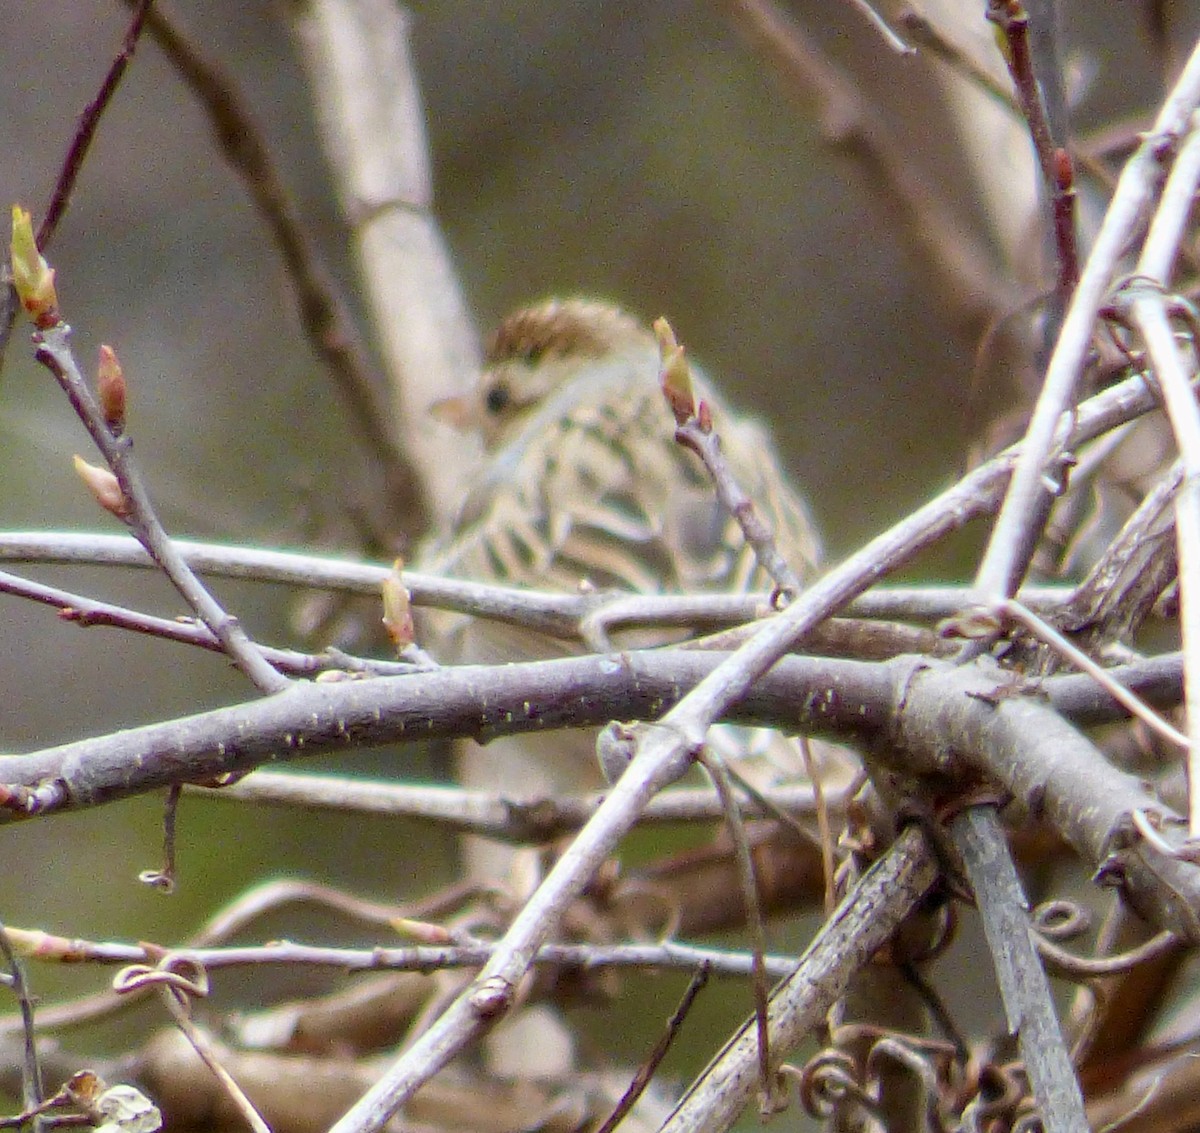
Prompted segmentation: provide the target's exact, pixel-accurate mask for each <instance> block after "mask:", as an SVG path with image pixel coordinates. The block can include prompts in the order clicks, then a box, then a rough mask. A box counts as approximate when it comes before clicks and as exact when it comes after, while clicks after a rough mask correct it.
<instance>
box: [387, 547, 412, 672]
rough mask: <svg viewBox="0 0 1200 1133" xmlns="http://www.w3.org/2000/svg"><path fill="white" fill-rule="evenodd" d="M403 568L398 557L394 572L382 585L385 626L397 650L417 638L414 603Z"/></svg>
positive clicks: (404, 647)
mask: <svg viewBox="0 0 1200 1133" xmlns="http://www.w3.org/2000/svg"><path fill="white" fill-rule="evenodd" d="M403 569H404V562H403V560H402V559H397V560H396V562H395V564H394V565H393V566H392V573H391V574H389V575H388V576H387V578H385V579H384V580H383V583H382V584H381V586H380V589H381V590H382V591H383V628H384V629H385V630H387V635H388V637H389V638H390V639H391V642H392V644H393V645H394V646H395V647H396V649H397V650H402V649H406V648H407V647H408V646H410V645H411V644H412V643H413V641H414V640H416V631H415V629H414V627H413V615H412V603H411V601H410V599H409V593H408V587H407V586H405V585H404V580H403V579H402V577H401V571H402V570H403Z"/></svg>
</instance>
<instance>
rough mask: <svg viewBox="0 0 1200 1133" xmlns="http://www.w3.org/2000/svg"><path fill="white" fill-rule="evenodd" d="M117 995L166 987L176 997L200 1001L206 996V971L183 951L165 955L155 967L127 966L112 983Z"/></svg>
mask: <svg viewBox="0 0 1200 1133" xmlns="http://www.w3.org/2000/svg"><path fill="white" fill-rule="evenodd" d="M112 987H113V991H115V992H116V993H117V994H118V995H128V994H129V993H130V992H134V991H142V990H144V989H147V988H169V989H170V990H171V991H175V992H178V993H179V994H180V995H188V996H194V997H195V998H198V999H204V998H206V997H207V995H208V972H206V971H205V970H204V966H203V965H202V964H201V963H200V961H199V960H197V959H196V958H195V957H194V956H189V955H188V954H187V953H186V952H168V953H167V954H166V955H165V956H163V957H162V959H160V960H159V961H158V963H156V964H130V965H129V966H128V967H125V968H122V969H121V970H120V971H119V972H118V973H117V974H116V976H115V977H113V982H112Z"/></svg>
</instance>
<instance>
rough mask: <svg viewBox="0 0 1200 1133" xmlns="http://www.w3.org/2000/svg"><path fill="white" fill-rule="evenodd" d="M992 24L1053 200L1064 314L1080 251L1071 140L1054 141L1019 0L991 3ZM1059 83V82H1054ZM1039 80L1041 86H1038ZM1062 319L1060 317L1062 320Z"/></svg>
mask: <svg viewBox="0 0 1200 1133" xmlns="http://www.w3.org/2000/svg"><path fill="white" fill-rule="evenodd" d="M987 16H988V19H989V20H991V21H992V22H993V23H994V24H995V25H996V26H997V27H998V28H999V29H1000V30H1001V32H1003V34H1004V38H1005V42H1006V44H1007V45H1008V51H1007V53H1006V62H1007V63H1008V70H1009V73H1010V74H1011V75H1012V80H1013V85H1014V86H1015V87H1016V90H1017V101H1018V103H1019V104H1020V107H1021V113H1022V114H1023V115H1024V116H1025V121H1026V122H1027V123H1028V125H1029V134H1030V137H1031V138H1032V139H1033V148H1034V152H1035V153H1036V155H1037V160H1038V165H1039V167H1040V168H1041V171H1042V181H1043V183H1044V184H1045V187H1046V193H1047V195H1048V196H1049V198H1050V201H1051V214H1052V217H1053V225H1052V227H1053V235H1054V247H1055V251H1056V253H1057V259H1058V285H1057V288H1056V295H1057V298H1058V300H1059V306H1058V310H1059V311H1060V312H1061V311H1065V310H1066V306H1067V303H1069V302H1070V299H1071V294H1072V293H1073V292H1074V290H1075V285H1076V283H1078V282H1079V247H1078V243H1077V240H1076V233H1075V174H1074V168H1073V165H1072V162H1071V155H1070V154H1069V152H1068V151H1067V149H1066V146H1067V143H1068V141H1069V139H1067V138H1055V137H1054V136H1053V133H1052V131H1051V125H1050V116H1049V114H1048V112H1047V107H1046V103H1045V101H1044V100H1043V98H1042V90H1043V89H1045V86H1046V84H1047V83H1049V82H1050V80H1051V78H1052V76H1049V75H1046V76H1040V75H1038V74H1037V73H1036V68H1035V66H1034V60H1033V54H1032V51H1031V49H1030V29H1029V14H1028V12H1026V10H1025V8H1024V6H1023V5H1022V4H1021V0H991V2H990V3H989V4H988V10H987ZM1054 78H1055V79H1057V77H1054ZM1039 80H1040V81H1039ZM1060 317H1061V315H1060Z"/></svg>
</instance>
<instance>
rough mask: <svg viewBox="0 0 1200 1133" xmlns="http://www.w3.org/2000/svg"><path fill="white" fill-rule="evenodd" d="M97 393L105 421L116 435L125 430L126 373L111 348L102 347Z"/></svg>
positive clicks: (97, 373) (97, 376)
mask: <svg viewBox="0 0 1200 1133" xmlns="http://www.w3.org/2000/svg"><path fill="white" fill-rule="evenodd" d="M96 393H97V394H98V395H99V398H100V409H101V411H102V412H103V413H104V420H105V422H106V423H107V424H108V427H109V428H110V429H112V431H113V432H114V433H119V432H121V430H122V429H124V428H125V371H124V370H122V369H121V363H120V362H119V361H118V360H117V352H116V351H115V350H113V348H112V347H111V346H101V347H100V364H99V366H98V367H97V368H96Z"/></svg>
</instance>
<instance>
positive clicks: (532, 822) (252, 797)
mask: <svg viewBox="0 0 1200 1133" xmlns="http://www.w3.org/2000/svg"><path fill="white" fill-rule="evenodd" d="M188 793H189V794H191V793H194V794H196V795H198V796H202V797H204V798H208V799H212V800H214V801H217V802H243V803H251V804H253V805H255V806H261V805H263V804H267V805H272V804H273V805H277V806H298V807H304V808H306V809H310V810H334V811H341V812H345V813H348V814H385V815H392V816H396V817H400V816H403V817H406V818H419V819H424V820H426V821H429V822H437V823H439V824H443V825H444V826H445V827H446V828H447V829H448V830H451V831H454V832H456V833H460V834H478V835H481V836H483V837H487V838H493V839H498V840H501V841H505V842H512V843H516V844H519V845H545V844H546V843H548V842H551V841H553V840H554V839H556V838H561V837H563V836H564V835H567V834H571V833H573V832H574V831H576V830H578V829H579V828H580V827H581V826H582V825H583V824H584V823H585V822H586V821H587V820H588V819H589V818H590V817H591V816H592V815H593V814H594V813H595V811H596V808H597V807H598V806H599V805H600V803H601V802H602V801H603V799H604V794H603V793H596V794H589V795H582V796H579V797H572V796H570V795H559V794H556V795H553V796H547V797H544V798H536V799H526V800H516V799H509V798H505V797H503V795H502V794H499V793H497V792H488V791H471V790H467V789H466V788H463V787H454V786H432V785H417V784H411V783H397V782H395V781H393V780H386V781H385V780H378V779H360V778H348V777H342V776H336V775H316V774H311V773H305V774H294V773H291V772H287V771H267V770H261V771H255V772H254V774H253V775H248V776H246V778H245V779H242V780H240V781H239V782H237V783H234V784H232V785H231V786H228V787H220V788H211V787H189V788H188ZM757 794H758V795H759V797H760V798H761V799H762V802H761V803H760V802H758V801H756V800H754V799H752V800H751V801H749V802H747V803H743V804H742V810H743V813H744V814H745V815H746V817H747V818H772V817H777V815H778V814H779V813H783V814H785V815H787V816H789V817H792V818H793V819H794V818H797V817H810V818H811V817H813V816H814V815H816V814H819V806H818V801H817V794H818V793H817V789H816V787H815V786H813V785H811V784H809V783H803V784H798V785H795V786H779V787H771V788H766V789H759V790H758V791H757ZM831 794H832V796H833V797H832V798H831V797H830V795H831ZM823 795H824V802H825V806H826V809H832V810H833V811H835V812H838V811H840V810H841V808H843V807H844V806H845V803H846V799H845V797H844V792H842V791H841V790H836V791H834V792H830V791H825V792H823ZM722 817H723V809H722V806H721V801H720V799H719V798H718V797H717V796H716V795H714V793H713V792H712V791H710V790H708V789H707V788H700V787H696V788H679V787H676V788H672V789H671V790H669V791H664V792H663V793H662V794H660V795H658V796H657V797H656V798H655V799H653V800H652V801H651V802H650V804H649V806H647V807H646V809H645V810H644V811H643V812H642V815H641V817H640V818H639V820H638V821H639V825H655V824H663V825H667V824H670V825H675V824H684V825H691V824H694V823H697V822H716V821H720V819H721V818H722Z"/></svg>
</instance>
